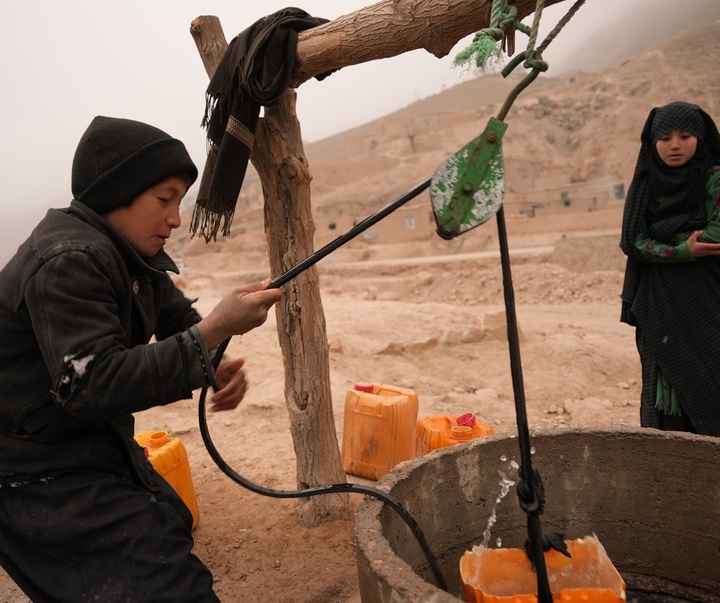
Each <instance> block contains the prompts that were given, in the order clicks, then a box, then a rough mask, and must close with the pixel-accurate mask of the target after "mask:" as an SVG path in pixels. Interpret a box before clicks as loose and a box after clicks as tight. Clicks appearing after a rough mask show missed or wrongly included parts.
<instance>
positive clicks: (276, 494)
mask: <svg viewBox="0 0 720 603" xmlns="http://www.w3.org/2000/svg"><path fill="white" fill-rule="evenodd" d="M229 343H230V339H227V340H225V341H224V342H223V343H222V344H221V345H220V346H218V349H217V351H216V354H215V360H214V362H213V364H214V365H215V368H217V365H218V364H219V363H220V359H221V358H222V356H223V354H224V353H225V350H226V349H227V346H228V344H229ZM207 393H208V387H204V388H203V390H202V392H201V393H200V400H199V403H198V422H199V425H200V435H201V436H202V439H203V443H204V444H205V448H207V451H208V453H209V454H210V457H211V458H212V460H213V461H215V464H216V465H217V466H218V467H219V468H220V470H221V471H222V472H223V473H225V475H227V476H228V477H229V478H230V479H232V480H233V481H234V482H237V483H238V484H240V485H241V486H243V487H244V488H247V489H248V490H250V491H252V492H255V493H256V494H261V495H263V496H270V497H273V498H306V497H309V496H318V495H321V494H339V493H341V492H350V493H356V494H365V495H366V496H371V497H373V498H377V499H379V500H382V501H383V502H384V503H385V504H387V505H388V506H389V507H390V508H391V509H393V510H394V511H395V512H396V513H397V514H398V515H400V517H401V518H402V519H403V521H404V522H405V523H406V524H407V526H408V527H409V528H410V531H411V532H412V533H413V535H414V536H415V539H416V540H417V542H418V544H419V545H420V548H421V549H422V551H423V554H424V555H425V558H426V559H427V562H428V565H429V566H430V570H431V571H432V573H433V576H434V577H435V582H436V584H437V586H438V588H441V589H442V590H444V591H447V584H446V582H445V579H444V578H443V575H442V573H441V572H440V568H439V567H438V563H437V559H436V558H435V555H434V554H433V552H432V551H431V549H430V546H429V544H428V541H427V539H426V538H425V534H424V533H423V531H422V530H421V529H420V526H419V525H418V523H417V522H416V521H415V519H414V518H413V516H412V515H410V513H409V512H408V511H407V509H405V507H403V506H402V504H400V502H399V501H398V500H397V499H396V498H394V497H392V496H390V495H389V494H388V493H387V492H383V491H382V490H379V489H378V488H373V487H372V486H364V485H362V484H349V483H344V484H331V485H329V486H318V487H316V488H305V489H303V490H272V489H270V488H264V487H262V486H259V485H257V484H255V483H253V482H251V481H250V480H248V479H246V478H244V477H243V476H242V475H240V474H239V473H237V472H236V471H235V470H234V469H233V468H232V467H230V465H228V464H227V462H226V461H225V459H224V458H223V457H222V455H221V454H220V453H219V452H218V450H217V448H216V447H215V444H214V443H213V441H212V438H211V437H210V431H209V430H208V425H207V417H206V415H205V399H206V398H207Z"/></svg>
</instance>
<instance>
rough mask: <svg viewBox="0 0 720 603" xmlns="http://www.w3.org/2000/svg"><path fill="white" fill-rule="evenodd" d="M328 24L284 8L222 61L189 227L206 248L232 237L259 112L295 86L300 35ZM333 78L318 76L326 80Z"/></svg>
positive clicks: (211, 94)
mask: <svg viewBox="0 0 720 603" xmlns="http://www.w3.org/2000/svg"><path fill="white" fill-rule="evenodd" d="M327 22H328V19H322V18H317V17H311V16H310V15H309V14H308V13H306V12H305V11H303V10H301V9H299V8H293V7H289V8H284V9H282V10H279V11H277V12H275V13H273V14H271V15H268V16H266V17H263V18H262V19H259V20H258V21H256V22H255V23H253V24H252V25H251V26H250V27H249V28H247V29H246V30H244V31H243V32H241V33H240V34H238V35H237V36H236V37H235V38H234V39H233V40H232V41H231V42H230V44H229V46H228V49H227V51H226V52H225V54H224V55H223V58H222V59H221V60H220V64H219V65H218V67H217V70H216V71H215V74H214V75H213V77H212V79H211V80H210V84H209V85H208V88H207V91H206V93H205V116H204V117H203V121H202V126H203V127H204V128H206V129H207V146H208V154H207V161H206V163H205V169H204V171H203V175H202V179H201V181H200V190H199V191H198V198H197V202H196V204H195V208H194V210H193V216H192V220H191V222H190V233H191V235H192V236H195V234H197V233H198V232H199V233H200V234H201V235H202V236H203V238H204V239H205V242H209V241H210V240H217V234H218V232H222V235H223V236H226V235H228V234H230V225H231V223H232V219H233V215H234V213H235V205H236V203H237V199H238V195H239V194H240V188H241V187H242V183H243V180H244V178H245V172H246V171H247V164H248V161H249V160H250V152H251V151H252V146H253V142H254V140H255V129H256V128H257V124H258V119H259V116H260V107H263V106H265V107H267V106H270V105H272V104H273V103H275V102H277V100H278V99H279V98H280V96H281V95H282V94H283V92H285V90H287V89H288V88H289V86H290V81H291V78H292V72H293V68H294V66H295V58H296V51H297V35H298V32H299V31H303V30H305V29H310V28H312V27H316V26H318V25H322V24H323V23H327ZM327 75H328V74H327V73H326V74H323V75H320V76H317V79H323V78H324V77H325V76H327Z"/></svg>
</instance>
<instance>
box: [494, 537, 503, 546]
mask: <svg viewBox="0 0 720 603" xmlns="http://www.w3.org/2000/svg"><path fill="white" fill-rule="evenodd" d="M495 544H496V546H497V548H501V547H502V538H498V539H497V540H496V541H495Z"/></svg>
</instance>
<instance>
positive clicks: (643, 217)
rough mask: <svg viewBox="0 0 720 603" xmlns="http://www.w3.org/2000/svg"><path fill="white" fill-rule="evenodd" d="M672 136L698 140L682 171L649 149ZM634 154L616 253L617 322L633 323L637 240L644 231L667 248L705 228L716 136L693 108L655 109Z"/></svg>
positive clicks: (717, 157)
mask: <svg viewBox="0 0 720 603" xmlns="http://www.w3.org/2000/svg"><path fill="white" fill-rule="evenodd" d="M673 130H683V131H686V132H690V133H691V134H693V135H694V136H695V137H696V138H697V139H698V147H697V150H696V152H695V155H694V156H693V157H692V159H691V160H690V161H688V162H687V163H686V164H685V165H683V166H679V167H670V166H668V165H667V164H666V163H665V162H664V161H663V160H662V159H661V158H660V156H659V155H658V153H657V149H656V147H655V143H656V142H657V141H658V140H659V139H660V137H661V136H663V135H664V134H667V133H668V132H671V131H673ZM640 142H641V146H640V153H639V155H638V160H637V164H636V165H635V174H634V176H633V179H632V182H631V183H630V187H629V189H628V194H627V198H626V199H625V210H624V212H623V223H622V231H621V236H620V248H621V249H622V250H623V252H624V253H625V255H627V257H628V259H627V264H626V268H625V281H624V283H623V291H622V302H623V304H622V313H621V320H622V321H623V322H626V323H628V324H630V325H634V324H635V319H634V318H633V316H632V313H631V312H630V307H631V305H632V303H633V301H634V300H635V295H636V293H637V289H638V286H639V284H640V278H641V274H640V273H641V269H642V260H641V258H640V253H639V251H638V250H637V248H636V247H635V241H636V239H637V236H638V235H639V234H640V232H642V230H643V228H645V227H647V229H648V234H649V235H650V236H651V237H652V238H653V239H656V240H658V241H662V242H666V243H667V242H669V241H670V239H671V238H672V236H673V235H674V234H675V233H677V232H681V231H687V230H695V229H701V228H703V226H704V225H705V212H704V206H703V203H704V199H705V192H704V191H705V184H706V181H707V177H708V170H709V168H710V166H712V165H718V164H720V134H719V133H718V129H717V126H716V125H715V122H714V121H713V120H712V118H711V117H710V116H709V115H708V114H707V113H706V112H705V111H703V110H702V109H701V108H700V107H698V106H697V105H693V104H691V103H686V102H673V103H670V104H669V105H665V106H663V107H656V108H654V109H653V110H652V111H650V114H649V115H648V118H647V120H646V121H645V127H644V128H643V131H642V134H641V136H640Z"/></svg>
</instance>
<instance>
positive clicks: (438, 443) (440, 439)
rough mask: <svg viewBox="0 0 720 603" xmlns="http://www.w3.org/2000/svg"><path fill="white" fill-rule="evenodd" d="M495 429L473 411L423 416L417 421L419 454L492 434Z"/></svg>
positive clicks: (417, 449)
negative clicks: (461, 413) (460, 413)
mask: <svg viewBox="0 0 720 603" xmlns="http://www.w3.org/2000/svg"><path fill="white" fill-rule="evenodd" d="M493 433H495V430H494V429H493V428H492V427H491V426H490V425H488V424H487V423H484V422H483V421H481V420H480V419H478V418H476V417H475V415H473V414H472V413H467V414H464V415H440V416H436V417H423V418H422V419H420V420H419V421H418V423H417V446H416V454H417V456H424V455H426V454H427V453H428V452H430V451H431V450H435V449H436V448H443V447H444V446H453V445H454V444H459V443H461V442H467V441H469V440H471V439H473V438H481V437H483V436H486V435H492V434H493Z"/></svg>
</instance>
